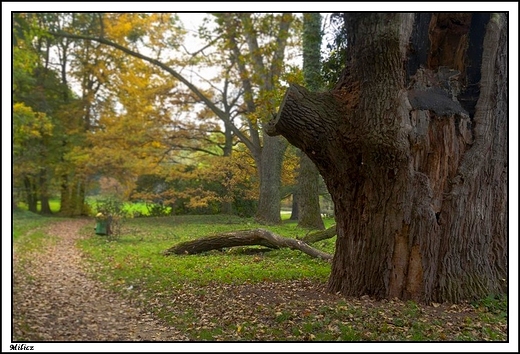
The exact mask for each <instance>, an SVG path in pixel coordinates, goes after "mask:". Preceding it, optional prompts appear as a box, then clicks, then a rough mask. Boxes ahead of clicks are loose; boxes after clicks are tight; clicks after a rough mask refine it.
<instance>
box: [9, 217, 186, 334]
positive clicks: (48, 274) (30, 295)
mask: <svg viewBox="0 0 520 354" xmlns="http://www.w3.org/2000/svg"><path fill="white" fill-rule="evenodd" d="M87 223H92V221H91V220H66V221H62V222H59V223H55V224H53V225H52V226H51V228H52V229H51V230H48V231H47V232H46V233H48V234H49V235H52V237H51V239H50V240H47V241H48V242H47V241H46V242H43V248H42V249H39V250H38V251H37V252H36V251H33V252H31V253H23V254H22V253H18V252H17V250H16V248H15V250H14V254H13V258H14V269H15V271H14V291H13V329H14V333H13V337H14V339H15V340H24V341H180V340H186V338H185V336H184V335H183V334H182V333H181V332H180V331H177V330H175V328H171V327H168V326H165V325H164V324H161V323H160V322H158V321H157V320H155V319H153V318H152V316H151V315H150V314H147V313H145V312H143V311H140V310H139V309H137V308H135V307H134V306H132V305H131V304H130V303H129V302H128V301H126V300H124V299H122V298H121V297H120V296H118V295H117V294H115V293H112V292H110V291H108V290H106V289H105V288H104V287H103V286H101V284H100V283H98V282H97V281H95V280H93V279H91V278H90V277H88V276H87V269H86V268H85V267H86V264H87V263H86V262H83V261H82V258H81V253H80V251H79V250H78V249H77V248H76V247H75V242H76V241H77V240H78V238H79V237H81V236H80V233H79V230H80V228H82V227H84V226H85V225H86V224H87Z"/></svg>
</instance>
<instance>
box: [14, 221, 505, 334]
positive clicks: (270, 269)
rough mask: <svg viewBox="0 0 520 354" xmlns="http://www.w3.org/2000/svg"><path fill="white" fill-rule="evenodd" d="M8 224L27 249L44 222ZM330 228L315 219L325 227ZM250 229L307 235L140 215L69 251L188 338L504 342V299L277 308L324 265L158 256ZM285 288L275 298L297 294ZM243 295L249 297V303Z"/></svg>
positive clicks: (279, 254)
mask: <svg viewBox="0 0 520 354" xmlns="http://www.w3.org/2000/svg"><path fill="white" fill-rule="evenodd" d="M14 219H15V222H14V233H13V236H14V237H15V243H17V244H21V245H23V244H26V245H29V246H30V247H34V245H37V244H38V242H42V239H43V237H44V236H45V235H44V233H43V231H42V230H43V228H42V227H43V226H45V225H48V223H49V222H52V220H53V218H45V217H41V216H38V215H35V214H32V213H29V214H28V213H27V212H18V214H17V215H16V216H15V217H14ZM333 223H334V220H332V219H326V220H325V226H326V227H329V226H331V225H332V224H333ZM257 227H262V228H268V229H269V230H271V231H273V232H275V233H278V234H280V235H283V236H286V237H296V236H300V237H302V236H304V235H305V234H306V233H307V232H308V231H307V230H303V229H300V228H298V227H297V223H296V222H293V221H289V220H284V222H283V223H282V224H280V225H276V226H269V227H266V226H265V225H259V224H257V223H256V222H255V221H254V220H253V219H242V218H239V217H234V216H223V215H208V216H174V217H148V218H135V219H127V220H125V221H124V227H123V232H122V234H121V235H120V236H119V237H117V238H113V239H108V238H106V237H104V236H97V235H94V233H93V230H92V226H88V227H85V228H84V229H83V230H81V232H83V233H84V234H85V235H87V236H88V237H86V238H84V239H82V240H81V241H80V242H79V246H80V248H81V249H82V251H83V252H84V253H85V255H86V256H87V257H86V259H87V260H88V261H90V262H91V265H92V267H90V269H92V270H93V273H92V276H93V277H97V278H98V279H99V280H100V281H102V282H103V283H104V284H105V285H106V286H107V287H109V288H111V289H112V290H114V291H116V292H118V293H119V294H121V295H122V296H123V297H125V298H129V299H130V300H131V301H133V302H135V303H137V304H138V305H139V306H141V307H142V308H143V309H144V310H145V311H147V312H151V313H153V314H154V315H155V316H156V317H157V318H160V319H162V320H163V321H165V322H166V323H168V324H170V325H173V326H175V328H177V329H180V330H182V331H183V332H184V333H186V335H187V336H188V338H190V340H195V341H221V340H224V341H258V340H261V341H266V340H268V341H286V340H288V341H446V340H451V341H453V340H460V341H482V340H490V341H504V340H505V339H507V337H506V334H507V331H506V329H507V298H506V297H500V296H490V297H488V298H486V299H483V300H481V301H478V302H474V303H472V304H466V305H464V306H460V307H455V308H452V307H451V306H450V305H444V304H442V305H439V306H442V307H441V308H434V307H428V306H423V305H419V304H416V303H415V302H413V301H407V302H402V301H382V302H380V301H374V300H370V299H368V300H367V299H365V300H360V299H344V300H341V299H340V300H328V301H320V300H319V299H318V300H317V301H309V302H305V301H303V302H302V301H298V300H291V299H289V298H287V297H283V298H281V299H280V300H279V301H281V302H277V301H276V299H274V298H275V297H276V296H277V294H279V293H277V292H280V289H284V288H287V287H290V286H291V284H296V286H298V284H300V283H298V282H304V281H311V282H313V283H317V284H324V283H325V282H326V281H327V279H328V276H329V274H330V264H329V263H327V262H325V261H322V260H318V259H314V258H311V257H309V256H308V255H306V254H303V253H301V252H299V251H293V250H290V249H279V250H273V251H269V252H261V253H260V252H259V253H251V252H245V250H246V248H244V247H242V248H240V247H238V248H232V249H228V250H224V251H223V252H221V251H211V252H207V253H204V254H200V255H186V256H164V255H163V251H165V250H166V249H168V248H170V247H172V246H173V245H175V244H177V243H179V242H183V241H187V240H192V239H195V238H198V237H201V236H206V235H211V234H215V233H218V232H225V231H233V230H243V229H253V228H257ZM334 246H335V239H334V238H333V239H329V240H324V241H321V242H319V243H316V244H314V247H316V248H319V249H321V250H323V251H325V252H329V253H333V252H334ZM250 248H251V247H249V249H250ZM258 248H260V247H258ZM269 284H278V285H276V286H273V287H270V285H269ZM293 286H294V285H293ZM258 289H260V290H258ZM291 289H293V288H289V290H287V292H285V293H280V294H282V295H283V294H285V295H287V294H289V293H291V291H294V292H298V290H299V288H294V289H293V290H291ZM248 291H252V293H249V295H251V296H250V297H248V296H247V295H248ZM254 291H256V292H254ZM243 292H245V293H243ZM262 296H265V297H264V298H263V297H262ZM270 299H274V300H273V301H269V300H270Z"/></svg>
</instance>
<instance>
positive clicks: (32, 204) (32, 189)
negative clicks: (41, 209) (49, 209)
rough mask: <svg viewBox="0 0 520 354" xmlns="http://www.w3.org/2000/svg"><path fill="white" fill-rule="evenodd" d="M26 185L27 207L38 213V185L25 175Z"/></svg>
mask: <svg viewBox="0 0 520 354" xmlns="http://www.w3.org/2000/svg"><path fill="white" fill-rule="evenodd" d="M23 183H24V187H25V195H26V201H27V208H28V210H29V211H30V212H33V213H37V212H38V207H37V204H38V197H37V195H36V186H35V185H34V183H32V181H31V179H30V178H29V177H27V176H26V177H24V179H23Z"/></svg>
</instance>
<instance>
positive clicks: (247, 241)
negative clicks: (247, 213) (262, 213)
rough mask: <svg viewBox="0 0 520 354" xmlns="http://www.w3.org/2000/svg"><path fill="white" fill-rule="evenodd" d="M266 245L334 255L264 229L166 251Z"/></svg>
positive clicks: (320, 255) (317, 255)
mask: <svg viewBox="0 0 520 354" xmlns="http://www.w3.org/2000/svg"><path fill="white" fill-rule="evenodd" d="M254 245H258V246H265V247H269V248H284V247H288V248H290V249H297V250H299V251H302V252H303V253H305V254H308V255H309V256H311V257H315V258H321V259H325V260H331V259H332V255H331V254H329V253H325V252H322V251H320V250H318V249H316V248H314V247H311V246H309V245H308V244H307V243H305V242H304V241H302V240H297V239H294V238H288V237H282V236H280V235H277V234H275V233H273V232H271V231H268V230H264V229H254V230H243V231H231V232H224V233H220V234H217V235H211V236H206V237H201V238H198V239H196V240H192V241H186V242H181V243H179V244H177V245H175V246H173V247H171V248H169V249H167V250H166V251H164V254H165V255H171V254H196V253H202V252H207V251H211V250H222V249H223V248H229V247H236V246H254Z"/></svg>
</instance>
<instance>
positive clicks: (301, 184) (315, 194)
mask: <svg viewBox="0 0 520 354" xmlns="http://www.w3.org/2000/svg"><path fill="white" fill-rule="evenodd" d="M320 58H321V15H320V14H319V13H306V14H304V15H303V77H304V80H305V86H306V87H307V88H308V89H309V91H318V90H319V89H320V88H321V87H320V86H321V85H320V82H321V77H320ZM300 156H301V157H300V170H299V174H298V208H299V210H298V226H300V227H304V228H309V229H318V230H323V229H325V225H324V224H323V220H322V218H321V209H320V193H319V182H320V176H319V172H318V169H317V168H316V166H315V165H314V163H313V162H312V160H311V159H309V158H308V157H307V155H305V154H300Z"/></svg>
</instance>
